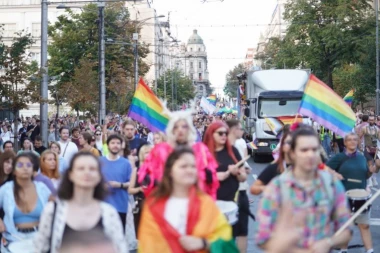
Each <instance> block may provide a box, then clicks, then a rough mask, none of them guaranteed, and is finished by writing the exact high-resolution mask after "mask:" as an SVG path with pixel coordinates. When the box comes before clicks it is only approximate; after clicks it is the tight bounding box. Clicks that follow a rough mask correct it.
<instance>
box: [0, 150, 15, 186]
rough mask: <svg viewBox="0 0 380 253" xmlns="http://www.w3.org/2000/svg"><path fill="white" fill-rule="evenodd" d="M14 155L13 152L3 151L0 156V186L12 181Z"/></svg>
mask: <svg viewBox="0 0 380 253" xmlns="http://www.w3.org/2000/svg"><path fill="white" fill-rule="evenodd" d="M15 158H16V154H15V153H14V152H13V151H5V152H4V153H2V154H1V155H0V186H2V185H3V184H5V183H6V182H9V181H11V180H13V175H12V172H13V160H14V159H15Z"/></svg>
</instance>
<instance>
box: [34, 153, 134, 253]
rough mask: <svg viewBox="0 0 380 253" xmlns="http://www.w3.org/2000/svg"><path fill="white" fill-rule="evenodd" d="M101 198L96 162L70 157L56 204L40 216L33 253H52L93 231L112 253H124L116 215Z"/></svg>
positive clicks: (82, 155)
mask: <svg viewBox="0 0 380 253" xmlns="http://www.w3.org/2000/svg"><path fill="white" fill-rule="evenodd" d="M105 194H106V192H105V187H104V181H103V177H102V173H101V171H100V162H99V160H98V159H97V158H96V157H95V156H94V155H93V154H91V153H88V152H80V153H77V154H76V155H74V157H73V159H72V160H71V163H70V166H69V168H68V170H67V171H66V173H65V174H64V176H63V178H62V181H61V184H60V187H59V190H58V197H59V199H60V200H59V201H57V202H56V203H49V204H48V205H47V206H46V208H45V210H44V212H43V214H42V217H41V224H40V231H39V232H38V234H37V236H36V238H35V241H34V242H35V249H36V251H35V252H39V253H45V252H50V253H56V252H58V251H59V249H60V247H61V244H64V243H65V240H67V238H69V237H72V236H73V235H75V234H78V235H81V234H84V233H88V232H89V231H93V230H97V229H101V230H102V231H103V232H104V234H105V235H106V236H107V237H108V238H109V239H110V240H111V241H112V243H113V246H114V248H115V250H116V252H120V253H126V252H128V247H127V245H126V242H125V240H124V236H123V229H122V225H121V221H120V218H119V215H118V213H117V212H116V210H115V209H114V208H113V207H112V206H110V205H108V204H106V203H105V202H103V198H104V197H105ZM52 230H53V231H52Z"/></svg>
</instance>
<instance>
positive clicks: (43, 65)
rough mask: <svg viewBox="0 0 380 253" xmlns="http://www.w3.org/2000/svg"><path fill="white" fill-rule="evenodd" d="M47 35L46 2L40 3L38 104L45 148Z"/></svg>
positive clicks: (46, 136) (46, 131)
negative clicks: (40, 74)
mask: <svg viewBox="0 0 380 253" xmlns="http://www.w3.org/2000/svg"><path fill="white" fill-rule="evenodd" d="M47 33H48V1H47V0H42V2H41V72H42V79H41V89H40V95H41V99H42V101H41V104H40V120H41V135H42V140H43V142H44V145H45V147H47V144H48V104H47V102H48V101H47V100H48V80H49V76H48V66H47V46H48V41H47V37H48V36H47Z"/></svg>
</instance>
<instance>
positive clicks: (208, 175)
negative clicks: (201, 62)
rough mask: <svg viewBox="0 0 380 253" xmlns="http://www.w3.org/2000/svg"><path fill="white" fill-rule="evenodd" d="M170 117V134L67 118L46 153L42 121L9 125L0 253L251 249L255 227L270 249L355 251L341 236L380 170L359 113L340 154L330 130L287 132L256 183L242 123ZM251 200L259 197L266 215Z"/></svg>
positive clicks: (182, 114)
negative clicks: (330, 140) (253, 207)
mask: <svg viewBox="0 0 380 253" xmlns="http://www.w3.org/2000/svg"><path fill="white" fill-rule="evenodd" d="M168 116H169V119H170V120H169V123H168V125H167V128H166V131H165V133H163V132H155V133H152V132H150V131H149V129H147V128H146V127H144V126H143V125H142V124H140V123H138V122H136V121H134V120H132V119H129V118H127V117H121V116H119V115H114V116H112V117H107V119H106V122H104V124H103V125H97V124H95V122H96V119H94V118H92V119H89V120H87V121H86V122H83V121H78V120H77V119H76V118H75V117H65V118H61V119H60V120H59V122H58V123H59V124H57V122H56V121H52V122H51V124H50V129H49V134H48V136H49V137H48V140H47V141H48V145H47V146H46V147H45V146H44V145H43V143H44V140H42V139H41V129H40V125H39V124H40V123H39V120H38V119H37V118H27V119H25V120H24V119H19V121H20V123H21V124H19V125H20V126H19V130H18V133H19V134H18V136H13V134H12V133H13V131H12V129H14V123H10V122H7V121H4V122H2V123H1V125H2V131H1V135H0V137H1V140H0V142H1V147H2V153H1V155H0V184H1V186H0V209H1V210H0V218H1V221H0V232H1V233H2V239H1V252H4V253H7V252H11V253H14V252H38V253H46V252H51V253H53V252H60V253H74V252H94V253H95V252H103V253H108V252H109V253H111V252H112V253H123V252H129V251H131V250H136V249H138V252H142V253H152V252H168V253H169V252H173V253H181V252H183V253H185V252H215V253H218V252H231V253H233V252H242V253H244V252H247V236H248V230H249V219H253V220H256V222H255V223H254V224H255V227H256V228H255V242H256V244H257V245H258V246H259V247H260V248H262V249H263V250H265V251H266V252H270V253H283V252H284V253H285V252H291V253H294V252H296V253H297V252H305V253H307V252H310V253H327V252H330V251H331V250H332V249H335V248H339V249H340V250H341V252H342V253H345V252H347V246H348V243H349V241H350V239H351V236H352V227H351V226H349V227H348V228H347V229H345V230H344V231H343V232H342V233H339V234H335V235H334V233H335V232H337V231H338V230H339V229H340V228H341V227H342V226H344V225H345V223H346V222H347V221H348V220H349V218H350V217H351V215H352V213H354V212H355V211H357V209H358V206H357V205H356V204H357V203H356V204H355V202H350V196H351V195H350V194H351V193H352V194H353V195H352V196H353V198H355V197H358V196H357V195H355V194H359V195H360V196H359V197H364V199H365V198H367V197H368V196H370V188H369V187H368V182H369V181H371V178H373V176H372V175H373V174H374V173H377V172H378V168H379V167H380V166H379V164H378V163H377V162H378V160H377V146H376V145H375V143H376V141H377V140H378V139H379V138H380V131H378V128H377V126H376V124H373V122H374V120H375V119H374V117H373V116H369V115H362V116H360V121H358V126H357V127H356V128H355V131H353V132H352V133H350V134H347V135H346V136H344V137H342V141H343V149H342V150H341V151H340V152H336V154H335V153H334V152H332V151H331V150H329V149H328V148H326V145H327V146H328V147H331V144H330V143H325V145H324V140H326V139H322V137H325V136H330V131H328V130H326V131H325V130H324V129H323V128H322V127H320V126H317V127H315V126H314V127H313V126H308V125H304V124H299V123H295V124H293V125H292V126H288V125H287V126H284V128H283V130H282V134H281V139H280V142H279V143H280V144H279V146H278V158H277V159H275V161H274V162H273V163H271V164H270V165H268V167H267V168H265V169H264V170H263V171H262V172H261V174H260V175H259V176H258V178H257V180H256V181H255V182H254V183H253V184H252V185H249V184H248V182H247V178H248V176H249V175H250V173H251V169H252V168H251V167H250V165H249V164H248V163H247V161H246V158H247V157H248V153H249V149H247V142H249V141H251V140H252V139H250V136H249V134H248V133H247V132H246V131H245V129H244V127H243V125H242V123H241V122H240V121H239V120H238V119H237V118H236V116H234V115H232V114H229V115H224V116H209V115H206V114H204V113H199V112H194V111H193V110H192V109H189V110H183V111H177V112H170V115H168ZM58 126H59V131H56V128H57V127H58ZM57 132H58V133H57ZM15 142H18V144H20V149H19V150H17V154H16V153H15V150H14V144H15ZM374 184H375V182H374V180H373V181H371V186H373V185H374ZM248 192H251V193H252V194H255V195H259V194H262V199H261V201H260V204H259V209H258V211H257V213H253V214H252V213H251V210H250V206H249V198H248ZM349 193H350V194H349ZM366 193H368V194H366ZM367 199H368V198H367ZM224 205H229V206H230V207H231V206H232V207H233V208H232V209H230V210H226V209H225V208H224ZM359 207H360V206H359ZM228 212H232V216H234V217H232V216H231V213H228ZM231 217H232V218H231ZM369 219H370V209H368V210H366V211H365V212H364V213H362V214H361V215H360V216H359V217H358V218H357V219H356V220H355V224H357V225H358V227H359V229H360V232H361V235H362V238H363V242H364V246H365V248H366V252H367V253H373V243H372V238H371V233H370V230H369ZM20 249H24V250H25V249H28V251H20Z"/></svg>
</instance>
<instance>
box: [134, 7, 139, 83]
mask: <svg viewBox="0 0 380 253" xmlns="http://www.w3.org/2000/svg"><path fill="white" fill-rule="evenodd" d="M133 40H134V41H135V45H134V46H135V52H134V55H135V66H134V67H135V90H136V89H137V84H138V82H139V52H138V48H137V43H138V40H139V33H138V30H137V13H136V24H135V33H134V34H133Z"/></svg>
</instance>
